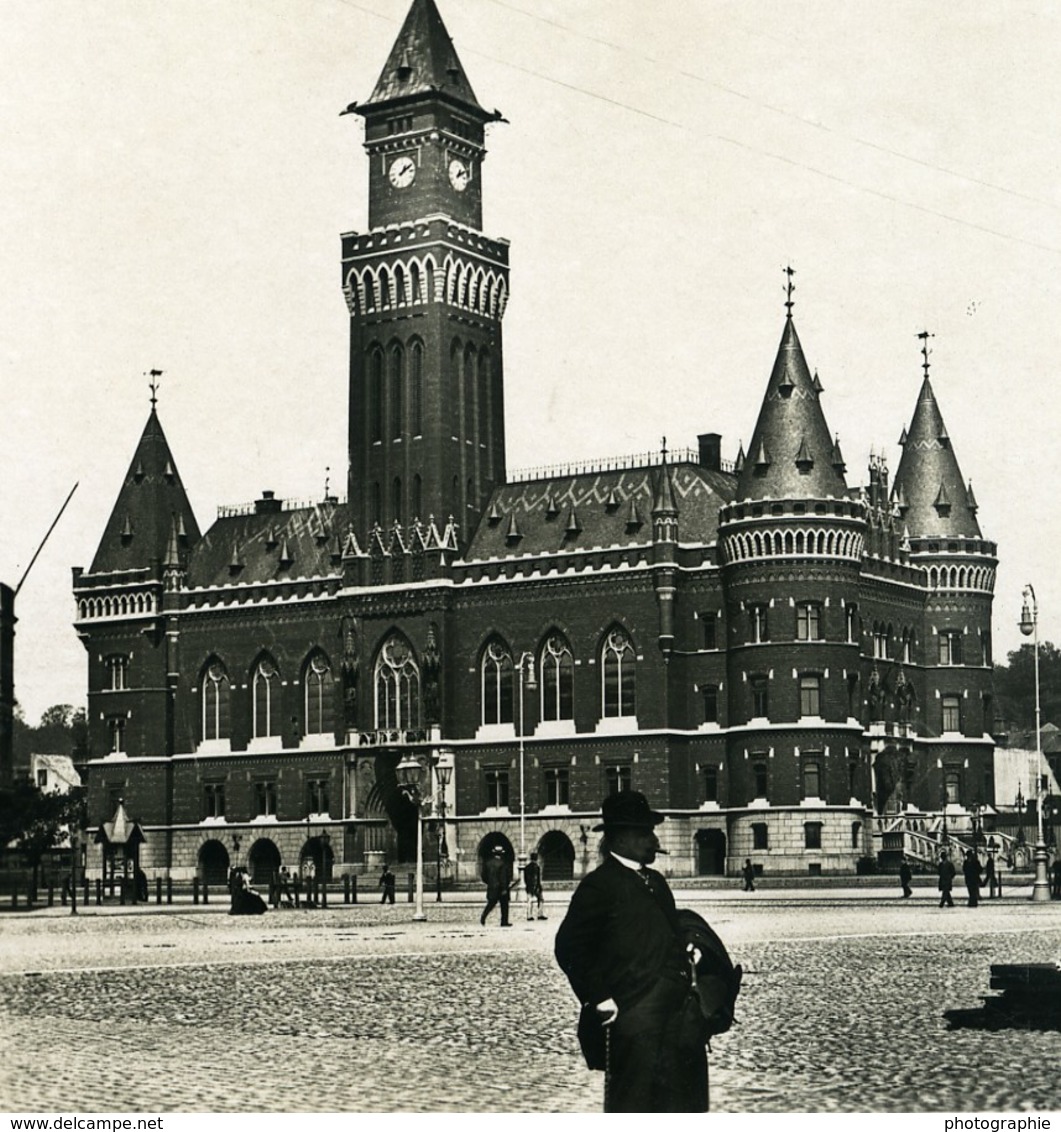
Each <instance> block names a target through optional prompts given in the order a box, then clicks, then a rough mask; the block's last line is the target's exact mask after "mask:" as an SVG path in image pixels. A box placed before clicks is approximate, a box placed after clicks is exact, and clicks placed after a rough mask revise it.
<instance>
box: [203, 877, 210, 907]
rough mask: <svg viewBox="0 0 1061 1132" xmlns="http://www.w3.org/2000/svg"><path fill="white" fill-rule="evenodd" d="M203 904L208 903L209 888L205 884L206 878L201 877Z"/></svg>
mask: <svg viewBox="0 0 1061 1132" xmlns="http://www.w3.org/2000/svg"><path fill="white" fill-rule="evenodd" d="M203 903H204V904H209V903H210V886H209V885H208V884H207V883H206V877H203Z"/></svg>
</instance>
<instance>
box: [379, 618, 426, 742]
mask: <svg viewBox="0 0 1061 1132" xmlns="http://www.w3.org/2000/svg"><path fill="white" fill-rule="evenodd" d="M375 699H376V727H377V728H378V729H379V730H388V731H389V730H395V729H409V728H414V727H419V726H420V670H419V668H418V667H417V665H416V660H415V659H414V657H413V650H412V649H411V648H410V647H409V643H408V641H406V640H405V638H404V637H402V636H399V635H398V634H397V633H395V634H394V635H393V636H391V637H389V638H388V639H387V641H386V642H384V645H383V647H382V648H381V649H380V650H379V655H378V656H377V658H376V671H375Z"/></svg>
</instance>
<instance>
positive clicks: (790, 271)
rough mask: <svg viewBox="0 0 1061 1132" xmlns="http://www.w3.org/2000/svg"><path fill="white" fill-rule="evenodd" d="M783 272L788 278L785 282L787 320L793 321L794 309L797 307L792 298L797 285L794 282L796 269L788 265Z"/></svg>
mask: <svg viewBox="0 0 1061 1132" xmlns="http://www.w3.org/2000/svg"><path fill="white" fill-rule="evenodd" d="M781 270H782V271H783V272H784V273H785V274H786V275H787V276H788V279H787V281H786V282H785V310H786V311H787V314H786V315H785V318H787V319H789V320H790V321H791V319H792V308H793V307H794V306H795V305H796V304H795V302H794V300H793V298H792V292H793V291H795V289H796V284H795V283H793V282H792V276H793V275H795V274H796V269H795V268H794V267H792V266H791V265H787V266H785V267H783V268H782V269H781Z"/></svg>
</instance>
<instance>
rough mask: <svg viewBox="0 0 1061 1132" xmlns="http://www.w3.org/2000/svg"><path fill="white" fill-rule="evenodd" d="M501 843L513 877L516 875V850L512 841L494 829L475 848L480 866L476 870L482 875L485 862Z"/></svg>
mask: <svg viewBox="0 0 1061 1132" xmlns="http://www.w3.org/2000/svg"><path fill="white" fill-rule="evenodd" d="M495 845H500V846H501V848H502V849H503V850H504V851H505V860H506V861H507V862H508V867H509V868H510V869H511V870H512V876H513V879H515V876H516V850H515V849H513V848H512V842H511V841H509V839H508V838H507V837H506V836H505V835H504V834H503V833H501V832H500V831H499V830H496V829H495V830H494V831H493V833H488V834H487V835H486V836H485V837H484V838H483V839H482V841H480V842H479V845H478V848H477V849H476V850H475V855H476V857H477V858H478V868H477V869H476V872H477V873H478V875H479V876H480V877H482V875H483V862H484V861H485V860H486V858H487V857H489V856H490V855H491V854H492V853H493V851H494V846H495Z"/></svg>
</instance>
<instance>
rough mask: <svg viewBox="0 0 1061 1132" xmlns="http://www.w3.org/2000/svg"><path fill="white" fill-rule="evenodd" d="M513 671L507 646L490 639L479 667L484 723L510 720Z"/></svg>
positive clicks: (511, 717) (511, 718)
mask: <svg viewBox="0 0 1061 1132" xmlns="http://www.w3.org/2000/svg"><path fill="white" fill-rule="evenodd" d="M513 673H514V669H513V665H512V654H511V653H510V652H509V650H508V646H507V645H505V644H504V643H503V642H502V641H499V640H493V641H490V642H489V643H488V644H487V646H486V648H485V649H484V650H483V660H482V665H481V668H480V675H481V684H482V703H483V723H484V724H485V723H511V722H512V720H513V715H512V704H513V699H514V697H513V695H512V681H513Z"/></svg>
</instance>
